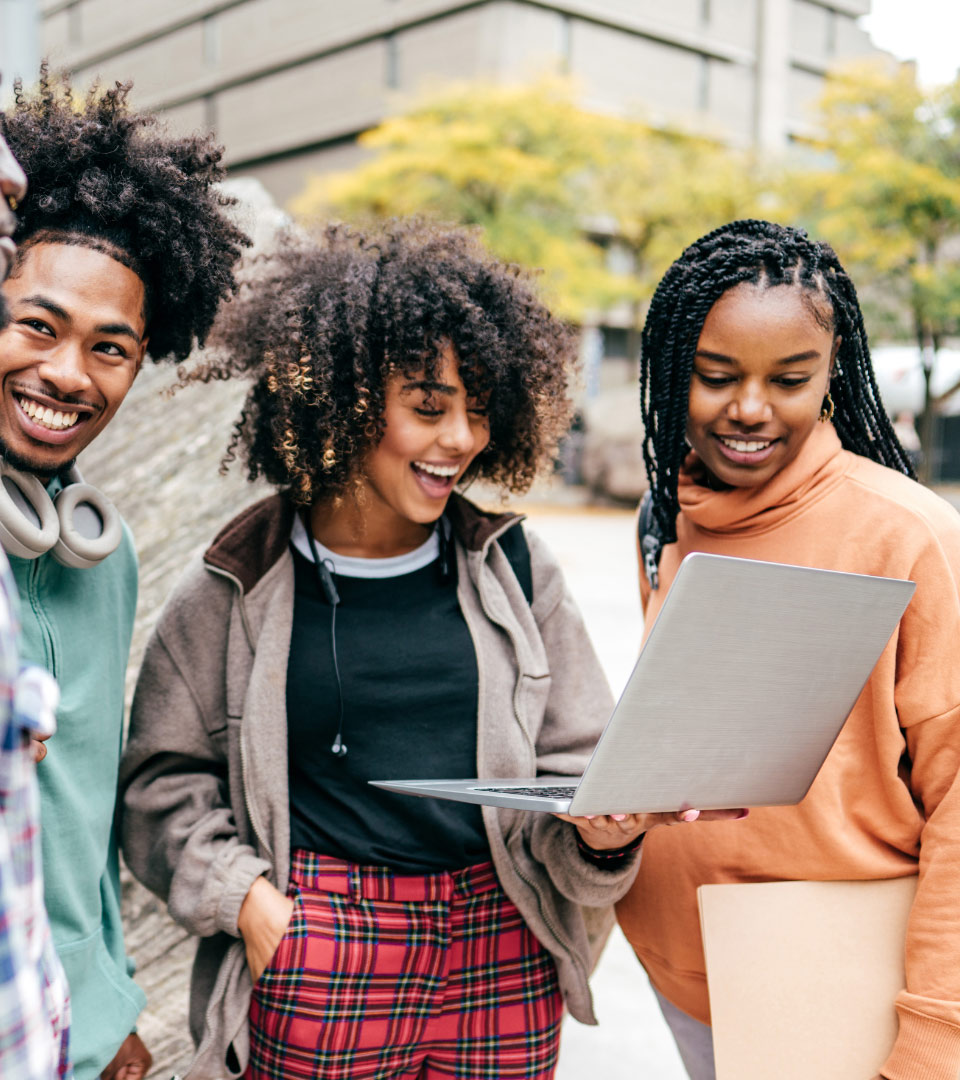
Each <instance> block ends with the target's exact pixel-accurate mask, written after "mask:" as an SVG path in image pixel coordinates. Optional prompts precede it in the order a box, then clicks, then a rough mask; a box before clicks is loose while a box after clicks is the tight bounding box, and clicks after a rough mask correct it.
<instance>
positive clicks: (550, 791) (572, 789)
mask: <svg viewBox="0 0 960 1080" xmlns="http://www.w3.org/2000/svg"><path fill="white" fill-rule="evenodd" d="M473 790H474V791H495V792H497V793H498V794H501V795H535V796H540V797H543V798H547V799H572V798H573V796H574V794H575V793H576V790H577V785H576V784H573V785H572V786H569V787H478V788H474V789H473Z"/></svg>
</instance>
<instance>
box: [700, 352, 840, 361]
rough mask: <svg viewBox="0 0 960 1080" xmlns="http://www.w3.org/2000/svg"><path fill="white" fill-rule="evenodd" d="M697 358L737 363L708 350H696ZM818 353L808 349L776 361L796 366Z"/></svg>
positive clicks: (816, 356) (812, 358)
mask: <svg viewBox="0 0 960 1080" xmlns="http://www.w3.org/2000/svg"><path fill="white" fill-rule="evenodd" d="M696 355H697V356H703V357H705V358H706V359H707V360H715V361H717V362H718V363H720V364H735V363H736V362H737V361H736V360H734V358H733V357H732V356H724V355H723V353H715V352H710V351H709V350H708V349H697V351H696ZM819 356H820V353H818V352H817V350H816V349H808V350H807V351H806V352H802V353H795V354H794V355H793V356H784V357H783V359H781V360H778V361H777V363H778V364H797V363H799V362H800V361H801V360H816V359H818V358H819Z"/></svg>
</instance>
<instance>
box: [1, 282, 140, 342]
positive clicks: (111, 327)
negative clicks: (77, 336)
mask: <svg viewBox="0 0 960 1080" xmlns="http://www.w3.org/2000/svg"><path fill="white" fill-rule="evenodd" d="M20 303H22V304H32V305H33V306H34V307H39V308H43V310H44V311H49V312H50V314H51V315H53V316H54V317H55V318H57V319H59V320H60V321H61V322H64V323H66V324H67V325H68V326H70V325H72V324H73V317H72V316H71V315H70V313H69V312H68V311H65V310H64V309H63V308H62V307H60V305H59V304H55V303H54V302H53V301H52V300H49V299H47V297H45V296H41V295H40V294H36V295H34V296H25V297H24V298H23V299H22V300H21V301H20ZM94 332H95V333H97V334H114V335H122V336H123V337H130V338H133V340H134V341H135V342H136V343H137V344H138V345H139V344H140V342H141V340H142V339H141V337H140V335H139V334H138V333H137V332H136V330H134V328H133V327H132V326H130V325H129V324H128V323H104V324H103V325H102V326H98V327H96V328H95V330H94Z"/></svg>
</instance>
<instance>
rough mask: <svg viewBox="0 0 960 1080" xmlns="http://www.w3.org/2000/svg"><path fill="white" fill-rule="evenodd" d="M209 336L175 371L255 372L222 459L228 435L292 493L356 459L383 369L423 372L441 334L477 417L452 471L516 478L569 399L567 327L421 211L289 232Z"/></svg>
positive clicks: (514, 277) (357, 465) (528, 469)
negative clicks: (466, 453)
mask: <svg viewBox="0 0 960 1080" xmlns="http://www.w3.org/2000/svg"><path fill="white" fill-rule="evenodd" d="M216 341H217V345H218V346H222V350H221V351H220V352H219V359H215V360H213V361H211V362H208V363H207V364H206V365H205V366H203V367H202V368H200V369H198V370H196V371H194V372H192V373H191V374H190V375H188V376H186V379H185V381H194V380H200V381H204V382H206V381H209V380H211V379H228V378H231V377H234V376H238V375H246V376H249V377H252V379H253V380H254V382H253V386H252V388H251V390H250V392H249V394H248V396H247V399H246V402H245V404H244V409H243V412H242V413H241V415H240V418H239V419H238V420H237V422H236V425H235V427H234V435H233V438H232V440H231V442H230V445H229V447H228V449H227V454H226V457H225V458H224V467H226V465H228V464H229V462H230V461H231V460H233V458H234V456H235V454H236V450H237V448H238V446H240V447H241V449H242V452H243V455H244V457H245V458H246V462H247V466H248V475H249V477H250V479H251V480H254V479H256V478H258V477H260V476H263V477H264V478H266V479H267V480H268V481H270V482H271V483H272V484H274V485H275V486H276V487H277V488H279V489H281V490H283V491H286V492H287V493H288V494H289V495H290V497H291V498H292V499H293V500H294V501H295V502H297V503H299V504H302V505H306V504H310V503H314V502H317V501H320V500H323V499H326V498H328V497H332V496H335V495H338V494H340V493H342V492H344V491H345V490H346V489H347V488H348V486H349V485H350V484H351V482H353V481H355V480H356V479H357V478H358V476H360V475H361V474H362V461H363V458H364V456H365V454H366V452H367V451H368V450H370V449H371V448H372V447H374V446H375V445H376V444H377V443H378V442H379V440H380V438H381V436H382V435H383V430H384V422H383V414H384V408H385V389H386V384H387V381H388V380H389V379H390V378H391V376H393V375H399V374H402V375H404V376H406V377H410V376H412V375H416V374H418V373H421V372H422V373H423V377H424V378H425V379H426V380H427V381H433V380H434V379H436V378H437V376H438V372H439V369H440V367H441V366H442V363H443V359H442V353H443V350H444V348H445V346H446V345H447V344H448V343H449V344H450V345H452V347H453V350H454V354H455V356H456V357H457V359H458V362H459V372H460V377H461V379H462V380H463V382H464V385H465V387H466V390H467V393H468V394H469V395H470V396H471V397H474V396H475V397H477V398H478V399H480V400H483V401H485V402H486V407H487V415H488V419H489V425H490V436H491V438H490V443H489V445H488V446H487V447H486V449H485V450H484V451H483V452H482V453H481V454H479V455H478V456H477V458H476V459H475V461H474V462H473V464H472V466H471V468H470V469H469V470H468V473H467V475H466V476H465V477H464V480H471V479H474V478H476V477H483V478H484V479H487V480H490V481H492V482H493V483H495V484H498V485H500V486H501V487H503V488H506V489H507V490H510V491H513V492H521V491H524V490H526V489H527V488H528V487H529V485H530V483H531V482H532V480H533V479H534V477H535V475H536V474H537V472H538V471H539V469H540V467H541V466H543V465H545V464H547V463H548V462H550V461H552V460H553V459H554V458H555V454H556V446H557V442H558V440H559V439H560V437H561V436H562V435H563V434H564V433H565V432H566V430H567V428H568V426H569V422H570V417H571V413H572V405H571V401H570V396H569V392H568V381H569V377H570V374H571V369H572V367H573V364H574V361H575V356H576V336H575V334H574V332H573V331H572V330H571V329H570V328H569V327H568V326H566V325H565V324H564V323H562V322H560V321H559V320H558V319H557V318H555V317H554V316H553V315H552V314H551V313H550V312H549V311H548V310H547V308H546V307H544V305H543V304H542V303H541V302H540V300H538V298H537V296H536V294H535V292H534V289H533V287H532V285H531V283H530V281H529V280H528V279H527V278H526V276H525V275H524V274H523V272H522V271H520V270H519V269H518V268H517V267H514V266H507V265H504V264H503V263H500V262H498V261H497V260H496V259H494V258H493V257H491V256H490V254H489V253H487V252H486V251H485V250H484V249H483V247H482V246H481V244H480V242H479V240H478V239H477V238H476V237H475V236H474V235H473V234H471V233H468V232H466V231H464V230H460V229H454V228H449V227H443V226H438V225H431V224H427V223H425V222H422V221H406V222H402V221H401V222H393V223H391V224H389V225H387V226H385V227H384V228H383V229H382V231H379V232H376V233H362V232H359V231H356V230H353V229H350V228H348V227H346V226H336V225H334V226H330V227H329V228H327V229H326V230H325V232H324V233H323V234H322V236H321V237H320V238H319V239H318V240H317V241H309V242H304V241H303V240H299V241H298V240H296V239H295V238H294V237H288V238H287V241H286V243H285V244H283V245H282V246H281V247H280V249H279V251H278V253H277V254H276V255H275V256H274V258H273V261H272V263H271V264H270V265H269V268H268V270H267V272H266V273H265V274H264V275H263V276H262V277H261V279H260V280H259V281H258V282H256V283H255V284H252V285H251V286H250V287H249V288H247V287H246V286H245V287H244V290H243V292H242V294H241V297H240V299H239V300H238V301H237V303H235V304H233V305H231V306H230V308H229V309H227V310H226V311H225V312H224V316H223V320H222V322H221V324H220V327H219V329H218V332H217V334H216Z"/></svg>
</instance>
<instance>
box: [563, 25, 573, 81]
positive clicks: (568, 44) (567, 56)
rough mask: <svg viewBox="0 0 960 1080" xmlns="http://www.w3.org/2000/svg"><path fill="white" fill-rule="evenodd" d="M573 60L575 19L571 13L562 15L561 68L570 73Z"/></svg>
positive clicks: (565, 72)
mask: <svg viewBox="0 0 960 1080" xmlns="http://www.w3.org/2000/svg"><path fill="white" fill-rule="evenodd" d="M572 60H573V19H572V18H571V16H569V15H561V16H560V70H561V71H562V72H563V73H564V74H568V73H569V72H570V70H571V63H572Z"/></svg>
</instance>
